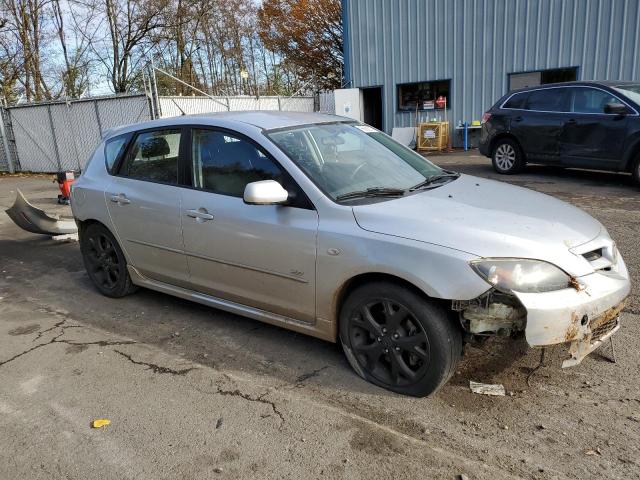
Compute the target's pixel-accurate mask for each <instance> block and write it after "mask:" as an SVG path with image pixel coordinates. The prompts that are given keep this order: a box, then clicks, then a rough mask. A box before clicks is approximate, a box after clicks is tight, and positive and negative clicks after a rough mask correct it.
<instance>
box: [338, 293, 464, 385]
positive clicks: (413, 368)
mask: <svg viewBox="0 0 640 480" xmlns="http://www.w3.org/2000/svg"><path fill="white" fill-rule="evenodd" d="M340 341H341V343H342V347H343V349H344V352H345V355H346V357H347V360H348V361H349V363H350V364H351V366H352V367H353V369H354V370H355V371H356V372H357V373H358V374H359V375H360V376H361V377H362V378H364V379H365V380H367V381H369V382H371V383H373V384H375V385H378V386H380V387H383V388H386V389H388V390H391V391H393V392H396V393H401V394H404V395H412V396H416V397H422V396H426V395H430V394H432V393H434V392H436V391H437V390H438V389H439V388H440V387H441V386H442V385H444V384H445V383H446V382H447V381H448V380H449V378H451V376H452V375H453V373H454V371H455V368H456V365H457V364H458V361H459V360H460V356H461V353H462V335H461V332H460V328H459V327H458V326H457V325H456V324H455V323H454V322H452V321H451V319H450V318H449V317H448V315H447V311H446V310H445V309H444V308H443V307H442V306H440V305H439V304H437V303H435V302H432V301H429V300H428V299H426V298H424V297H423V296H422V295H419V294H418V293H416V292H414V291H412V290H411V289H409V288H406V287H403V286H400V285H397V284H394V283H390V282H376V283H370V284H367V285H363V286H361V287H358V288H357V289H356V290H354V291H353V292H352V293H351V294H350V295H349V297H348V298H347V300H346V301H345V303H344V305H343V307H342V309H341V311H340Z"/></svg>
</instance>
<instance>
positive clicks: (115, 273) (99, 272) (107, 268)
mask: <svg viewBox="0 0 640 480" xmlns="http://www.w3.org/2000/svg"><path fill="white" fill-rule="evenodd" d="M80 249H81V251H82V257H83V260H84V265H85V268H86V270H87V273H88V275H89V278H91V281H92V282H93V284H94V285H95V286H96V288H97V289H98V290H99V291H100V293H102V294H103V295H106V296H108V297H123V296H125V295H127V294H129V293H131V292H133V291H134V290H135V286H134V285H133V283H132V282H131V277H130V276H129V272H128V271H127V261H126V259H125V256H124V254H123V252H122V249H121V248H120V246H119V245H118V242H117V241H116V239H115V238H114V237H113V235H112V234H111V232H110V231H109V230H107V228H105V227H104V226H102V225H100V224H92V225H89V226H88V227H87V228H86V230H85V231H83V232H82V233H81V237H80Z"/></svg>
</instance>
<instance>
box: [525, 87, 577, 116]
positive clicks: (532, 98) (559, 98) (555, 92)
mask: <svg viewBox="0 0 640 480" xmlns="http://www.w3.org/2000/svg"><path fill="white" fill-rule="evenodd" d="M570 103H571V102H570V96H569V90H568V89H567V88H547V89H544V90H534V91H532V92H529V96H528V97H527V102H526V106H525V108H526V109H527V110H537V111H541V112H568V111H570V109H569V105H570Z"/></svg>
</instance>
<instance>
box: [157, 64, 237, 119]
mask: <svg viewBox="0 0 640 480" xmlns="http://www.w3.org/2000/svg"><path fill="white" fill-rule="evenodd" d="M152 68H153V76H154V78H155V75H156V70H157V71H158V72H160V73H163V74H165V75H166V76H168V77H170V78H172V79H173V80H175V81H176V82H178V83H181V84H182V85H185V86H187V87H189V88H191V89H192V90H195V91H196V92H198V93H201V94H202V95H205V96H207V97H209V98H210V99H211V100H213V101H214V102H217V103H219V104H220V105H222V106H224V107H227V110H229V105H225V104H224V103H222V102H221V101H219V100H218V99H217V98H215V97H213V96H211V95H209V94H208V93H207V92H203V91H202V90H200V89H199V88H196V87H194V86H193V85H189V84H188V83H187V82H184V81H182V80H180V79H179V78H178V77H174V76H173V75H171V74H170V73H168V72H165V71H164V70H162V69H161V68H158V67H152ZM156 93H157V91H156Z"/></svg>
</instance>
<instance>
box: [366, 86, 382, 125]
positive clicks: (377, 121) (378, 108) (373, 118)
mask: <svg viewBox="0 0 640 480" xmlns="http://www.w3.org/2000/svg"><path fill="white" fill-rule="evenodd" d="M362 103H363V120H364V123H367V124H369V125H371V126H372V127H375V128H377V129H378V130H382V87H369V88H363V89H362Z"/></svg>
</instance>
